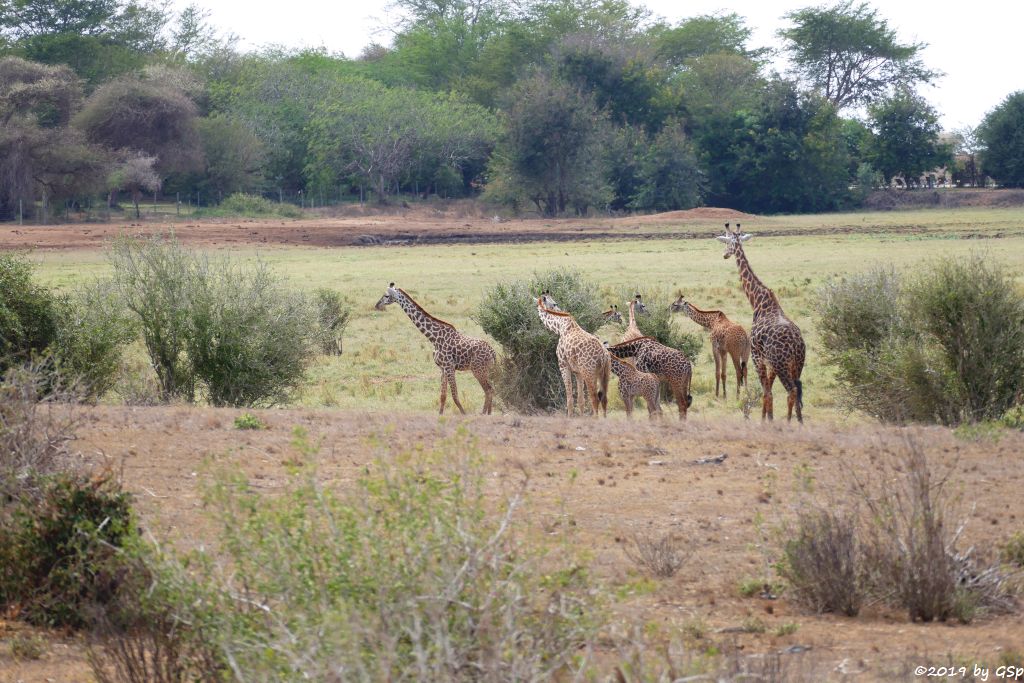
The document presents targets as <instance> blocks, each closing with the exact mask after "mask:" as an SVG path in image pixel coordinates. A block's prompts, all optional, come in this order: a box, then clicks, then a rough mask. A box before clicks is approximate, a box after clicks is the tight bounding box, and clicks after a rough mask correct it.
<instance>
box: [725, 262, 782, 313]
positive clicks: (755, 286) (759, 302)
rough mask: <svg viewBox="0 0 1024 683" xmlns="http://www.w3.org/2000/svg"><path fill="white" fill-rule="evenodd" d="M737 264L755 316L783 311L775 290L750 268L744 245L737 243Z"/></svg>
mask: <svg viewBox="0 0 1024 683" xmlns="http://www.w3.org/2000/svg"><path fill="white" fill-rule="evenodd" d="M736 265H737V267H739V269H740V282H741V283H742V284H743V291H744V292H746V293H747V299H748V300H749V301H750V306H751V307H752V308H753V309H754V317H755V318H756V317H757V316H758V315H760V314H762V313H769V312H771V311H780V312H781V311H782V306H781V305H780V304H779V300H778V299H777V298H776V297H775V292H773V291H772V290H770V289H769V288H768V287H766V286H765V284H764V283H763V282H761V280H759V279H758V277H757V275H754V271H753V270H752V269H751V268H750V261H748V260H747V255H746V254H744V253H743V247H742V246H741V245H739V244H737V245H736Z"/></svg>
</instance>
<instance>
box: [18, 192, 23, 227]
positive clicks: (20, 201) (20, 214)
mask: <svg viewBox="0 0 1024 683" xmlns="http://www.w3.org/2000/svg"><path fill="white" fill-rule="evenodd" d="M23 202H24V200H23V199H21V198H20V197H19V198H18V225H21V224H22V221H24V220H25V207H24V206H23Z"/></svg>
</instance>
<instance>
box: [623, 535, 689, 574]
mask: <svg viewBox="0 0 1024 683" xmlns="http://www.w3.org/2000/svg"><path fill="white" fill-rule="evenodd" d="M623 550H624V552H625V553H626V557H628V558H629V559H630V560H632V561H633V562H634V563H635V564H636V565H637V566H639V567H642V568H643V569H646V570H647V571H649V572H650V573H651V574H653V575H654V576H660V577H662V578H668V577H671V576H675V575H676V572H678V571H679V570H680V569H681V568H682V566H683V565H684V564H686V561H687V560H688V559H689V555H688V554H687V553H686V551H685V550H684V544H683V543H682V542H681V541H680V540H679V539H677V538H675V537H674V536H673V535H672V534H671V533H667V534H662V535H660V536H659V535H655V534H642V533H640V532H637V533H635V534H633V544H632V545H626V546H624V547H623Z"/></svg>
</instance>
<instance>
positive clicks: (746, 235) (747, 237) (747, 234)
mask: <svg viewBox="0 0 1024 683" xmlns="http://www.w3.org/2000/svg"><path fill="white" fill-rule="evenodd" d="M751 237H753V235H751V234H750V233H749V232H748V233H746V234H744V235H740V242H746V241H747V240H749V239H750V238H751Z"/></svg>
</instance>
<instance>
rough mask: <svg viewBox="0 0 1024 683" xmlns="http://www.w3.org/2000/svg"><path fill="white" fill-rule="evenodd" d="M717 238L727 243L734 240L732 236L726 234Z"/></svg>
mask: <svg viewBox="0 0 1024 683" xmlns="http://www.w3.org/2000/svg"><path fill="white" fill-rule="evenodd" d="M715 239H716V240H718V241H719V242H723V243H725V244H729V242H732V238H731V237H727V236H726V235H719V236H718V237H716V238H715Z"/></svg>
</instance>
